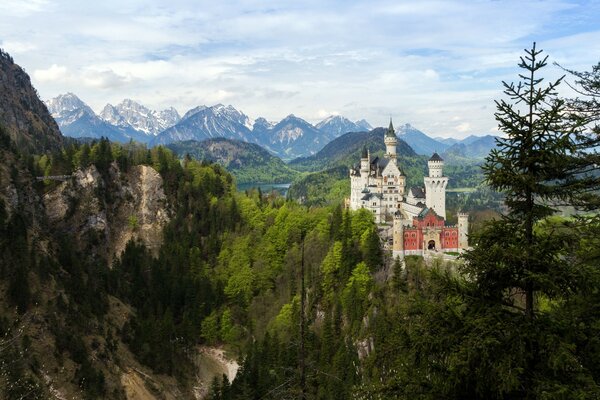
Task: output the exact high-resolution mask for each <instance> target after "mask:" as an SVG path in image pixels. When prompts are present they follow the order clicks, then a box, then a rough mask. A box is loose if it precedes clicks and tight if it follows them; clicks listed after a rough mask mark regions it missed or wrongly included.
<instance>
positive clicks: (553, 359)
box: [364, 44, 600, 399]
mask: <svg viewBox="0 0 600 400" xmlns="http://www.w3.org/2000/svg"><path fill="white" fill-rule="evenodd" d="M540 53H541V52H540V51H538V50H536V48H535V44H534V46H533V48H532V49H530V50H526V54H525V56H524V57H523V58H522V59H521V63H520V64H519V67H520V68H521V69H522V71H523V72H522V73H521V74H520V75H519V76H520V78H521V80H522V81H521V82H520V83H517V84H507V83H505V84H504V88H505V94H506V95H507V96H508V99H506V100H502V101H499V102H497V107H498V112H497V114H496V118H497V119H498V121H499V124H500V128H501V130H502V131H503V132H504V133H505V134H506V137H505V138H503V139H499V140H498V147H497V149H496V150H494V151H493V152H492V153H491V154H490V156H489V157H488V158H487V160H486V164H485V167H484V170H485V174H486V179H487V181H488V183H489V185H490V186H492V187H493V188H495V189H496V190H500V191H502V192H504V193H505V194H506V198H507V206H508V209H509V211H508V213H507V215H505V216H503V217H502V218H501V219H500V220H498V221H495V222H492V223H490V224H488V225H487V226H486V227H484V229H483V230H482V232H481V233H480V234H479V235H477V236H475V237H471V240H472V243H474V245H475V247H474V250H472V251H470V252H467V253H466V255H465V257H464V258H465V261H466V262H465V264H464V265H463V266H462V267H460V268H459V271H460V274H454V273H452V272H449V271H447V270H444V269H443V268H435V267H430V268H429V269H427V270H425V271H424V275H423V279H422V280H421V283H420V284H419V285H412V286H409V291H408V293H407V294H406V295H403V294H399V296H400V298H399V301H398V306H397V307H396V309H395V310H394V312H393V313H390V316H389V317H386V316H385V315H382V316H381V317H379V318H378V320H377V321H376V322H375V325H376V327H378V328H377V329H375V330H374V336H375V349H376V354H375V357H374V358H375V359H374V360H373V367H370V371H367V374H368V375H371V376H372V377H373V378H372V381H371V382H372V386H370V387H367V388H366V389H365V391H364V394H365V396H364V397H366V398H372V399H395V398H397V399H414V398H419V399H440V398H444V399H467V398H468V399H540V398H543V399H574V398H580V399H587V398H600V385H599V382H600V363H598V362H597V360H598V359H600V341H599V340H598V339H597V338H598V337H600V309H599V307H598V306H597V305H598V304H599V303H598V302H599V301H600V290H599V288H600V273H599V271H598V263H599V261H600V256H599V254H600V252H599V251H598V250H597V249H598V248H600V236H599V234H598V233H599V232H600V223H598V221H597V220H594V219H593V218H587V219H585V220H584V221H585V223H584V224H582V223H580V222H579V220H578V219H570V220H564V219H559V218H556V217H553V216H552V214H553V213H554V209H553V207H556V205H558V204H570V205H575V206H578V207H582V208H587V209H593V208H594V207H595V203H594V201H595V199H596V198H597V197H595V196H597V189H598V187H597V185H596V184H595V183H594V179H593V177H594V173H597V167H596V171H594V169H590V170H589V171H587V172H586V170H585V169H582V168H581V166H582V164H580V161H579V160H580V157H579V156H581V155H582V154H583V155H585V154H591V153H592V152H591V150H590V149H589V148H588V149H586V148H585V146H583V145H582V143H583V142H582V141H581V135H584V134H585V132H586V131H585V130H584V124H585V123H586V122H587V121H586V120H585V119H584V118H582V117H581V115H577V114H573V113H572V111H573V110H572V108H571V107H569V106H568V104H567V103H566V102H565V101H563V100H561V99H559V98H558V97H557V96H556V87H557V86H558V85H559V84H560V83H561V80H562V79H559V80H557V81H554V82H551V83H550V84H548V85H544V84H543V80H542V79H541V78H540V76H539V73H540V70H541V69H543V68H544V66H545V65H546V58H541V59H540V58H539V56H540ZM407 270H408V268H407ZM380 382H381V383H380Z"/></svg>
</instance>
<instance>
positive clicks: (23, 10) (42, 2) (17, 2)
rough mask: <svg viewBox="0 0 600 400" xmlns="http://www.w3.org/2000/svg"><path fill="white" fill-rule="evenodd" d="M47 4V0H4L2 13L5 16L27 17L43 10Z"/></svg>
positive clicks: (0, 9) (1, 4)
mask: <svg viewBox="0 0 600 400" xmlns="http://www.w3.org/2000/svg"><path fill="white" fill-rule="evenodd" d="M47 4H48V1H47V0H26V1H24V0H2V2H0V14H3V15H4V16H5V17H26V16H28V15H31V14H33V13H37V12H41V11H43V10H44V8H45V6H46V5H47Z"/></svg>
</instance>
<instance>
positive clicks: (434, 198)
mask: <svg viewBox="0 0 600 400" xmlns="http://www.w3.org/2000/svg"><path fill="white" fill-rule="evenodd" d="M427 166H428V167H429V176H426V177H425V178H424V181H425V205H427V207H429V208H431V209H432V210H433V211H435V213H436V214H437V215H439V216H440V217H442V218H444V219H445V218H446V186H448V177H447V176H444V173H443V168H444V160H443V159H442V157H440V155H439V154H438V153H433V155H432V156H431V158H430V159H429V161H428V162H427Z"/></svg>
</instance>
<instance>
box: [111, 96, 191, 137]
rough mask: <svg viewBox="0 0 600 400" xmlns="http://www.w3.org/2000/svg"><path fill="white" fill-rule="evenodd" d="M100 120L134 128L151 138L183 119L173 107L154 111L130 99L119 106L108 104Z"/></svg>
mask: <svg viewBox="0 0 600 400" xmlns="http://www.w3.org/2000/svg"><path fill="white" fill-rule="evenodd" d="M100 118H102V119H103V120H104V121H106V122H108V123H109V124H111V125H115V126H120V127H123V128H132V129H134V130H136V131H139V132H143V133H145V134H146V135H150V136H156V135H158V134H159V133H160V132H162V131H164V130H165V129H167V128H170V127H171V126H173V125H175V124H176V123H177V122H179V120H180V119H181V117H180V116H179V113H178V112H177V110H175V109H174V108H173V107H171V108H169V109H167V110H163V111H154V110H150V109H148V108H147V107H144V106H143V105H141V104H139V103H136V102H135V101H133V100H130V99H125V100H123V101H122V102H121V103H119V104H118V105H117V106H113V105H112V104H107V105H106V106H105V107H104V109H103V110H102V112H101V113H100Z"/></svg>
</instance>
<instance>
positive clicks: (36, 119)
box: [0, 50, 62, 162]
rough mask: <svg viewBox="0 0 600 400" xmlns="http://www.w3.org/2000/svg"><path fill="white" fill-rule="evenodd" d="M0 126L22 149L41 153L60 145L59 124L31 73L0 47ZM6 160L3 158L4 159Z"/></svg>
mask: <svg viewBox="0 0 600 400" xmlns="http://www.w3.org/2000/svg"><path fill="white" fill-rule="evenodd" d="M0 129H3V130H4V131H5V132H6V133H7V134H8V136H9V137H10V138H11V140H12V141H13V142H14V143H15V144H16V145H17V147H18V148H19V149H20V150H27V151H32V152H37V153H41V152H44V151H47V150H52V149H58V148H59V147H60V146H61V143H62V136H61V134H60V130H59V128H58V125H57V124H56V122H55V121H54V119H52V117H51V116H50V113H49V112H48V109H47V108H46V106H45V105H44V103H43V102H42V101H41V100H40V99H39V97H38V94H37V92H36V90H35V89H34V88H33V86H32V85H31V80H30V78H29V75H27V73H25V71H24V70H23V68H21V67H19V66H18V65H17V64H15V63H14V61H13V59H12V57H11V56H9V55H8V54H7V53H5V52H3V51H2V50H0ZM3 162H4V161H3Z"/></svg>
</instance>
